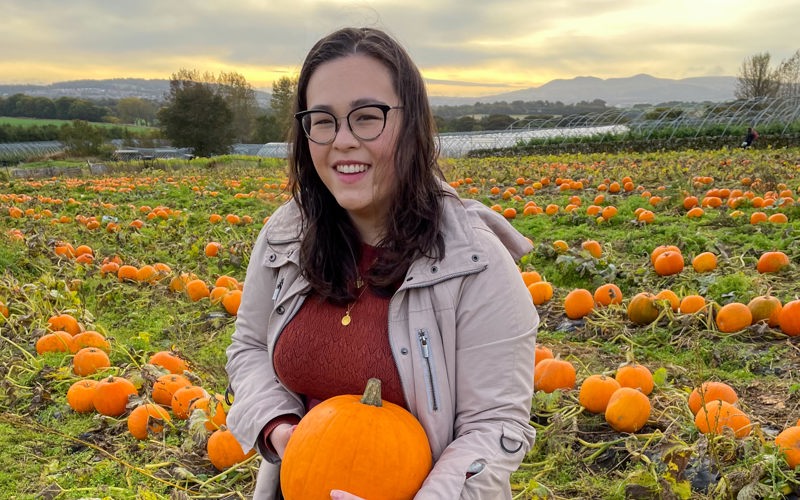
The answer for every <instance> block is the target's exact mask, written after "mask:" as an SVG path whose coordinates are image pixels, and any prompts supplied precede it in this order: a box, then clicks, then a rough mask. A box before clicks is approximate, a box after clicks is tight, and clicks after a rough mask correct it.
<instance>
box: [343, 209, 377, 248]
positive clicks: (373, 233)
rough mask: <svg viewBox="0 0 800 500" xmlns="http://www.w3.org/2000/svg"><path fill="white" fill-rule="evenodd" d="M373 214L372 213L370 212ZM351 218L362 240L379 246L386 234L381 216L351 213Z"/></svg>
mask: <svg viewBox="0 0 800 500" xmlns="http://www.w3.org/2000/svg"><path fill="white" fill-rule="evenodd" d="M370 215H372V214H370ZM350 219H351V220H352V221H353V225H354V226H355V227H356V229H357V230H358V234H359V235H360V236H361V241H362V242H363V243H366V244H367V245H371V246H374V247H375V246H378V244H379V243H380V242H381V240H383V237H384V236H385V229H384V227H383V224H382V223H381V222H380V220H381V218H380V217H378V216H377V214H375V215H372V216H362V215H361V214H353V213H350Z"/></svg>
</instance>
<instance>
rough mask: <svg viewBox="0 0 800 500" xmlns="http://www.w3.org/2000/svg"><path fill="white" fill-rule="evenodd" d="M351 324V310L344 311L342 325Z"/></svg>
mask: <svg viewBox="0 0 800 500" xmlns="http://www.w3.org/2000/svg"><path fill="white" fill-rule="evenodd" d="M349 324H350V311H348V312H346V313H344V316H342V326H347V325H349Z"/></svg>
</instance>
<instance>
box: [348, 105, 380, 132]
mask: <svg viewBox="0 0 800 500" xmlns="http://www.w3.org/2000/svg"><path fill="white" fill-rule="evenodd" d="M347 123H348V124H349V125H350V130H352V131H353V134H355V136H356V137H358V138H359V139H362V140H365V141H369V140H372V139H375V138H376V137H378V136H379V135H381V132H383V128H384V127H385V126H386V112H385V111H384V110H383V109H382V108H379V107H377V106H364V107H361V108H356V109H354V110H353V111H351V112H350V114H349V115H347Z"/></svg>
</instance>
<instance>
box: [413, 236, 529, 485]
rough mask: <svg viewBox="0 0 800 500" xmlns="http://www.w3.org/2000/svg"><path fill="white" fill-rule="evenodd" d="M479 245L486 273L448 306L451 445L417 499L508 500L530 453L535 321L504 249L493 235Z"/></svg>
mask: <svg viewBox="0 0 800 500" xmlns="http://www.w3.org/2000/svg"><path fill="white" fill-rule="evenodd" d="M485 231H486V230H484V233H483V234H486V232H485ZM482 242H484V247H485V250H486V252H487V254H488V255H489V256H490V261H489V267H488V268H487V269H486V270H485V271H483V272H480V273H477V274H474V275H471V276H470V277H467V278H466V279H465V280H464V282H463V284H462V285H461V288H460V292H459V293H460V296H459V297H457V299H456V305H455V307H456V309H455V316H456V318H455V321H456V343H457V345H456V351H455V356H456V360H455V381H454V382H452V381H451V384H452V383H455V385H456V387H455V425H454V436H455V439H454V440H453V441H452V442H451V443H450V444H449V445H448V446H447V447H446V448H445V450H444V452H443V453H442V455H441V456H440V457H439V459H438V460H437V461H436V464H435V465H434V468H433V470H432V471H431V472H430V474H429V475H428V478H427V479H426V481H425V483H424V484H423V487H422V488H421V489H420V491H419V492H418V494H417V496H416V498H417V499H434V498H458V497H460V498H462V499H482V500H483V499H493V498H511V489H510V484H509V481H510V475H511V473H512V472H514V471H516V470H517V468H518V467H519V464H520V463H521V462H522V460H523V458H524V457H525V454H526V453H527V452H528V451H529V450H530V448H531V447H532V446H533V442H534V438H535V430H534V429H533V427H531V425H530V409H531V398H532V396H533V366H534V353H535V343H536V332H537V328H538V324H539V316H538V314H537V312H536V308H535V307H534V305H533V302H532V300H531V297H530V293H528V291H527V289H526V287H525V285H524V283H523V281H522V278H521V276H520V273H519V270H518V269H517V267H516V265H515V263H514V261H513V260H512V259H511V258H510V256H509V254H508V252H507V251H506V249H505V247H504V246H503V245H502V244H501V243H500V242H499V241H498V239H497V238H496V237H495V235H493V234H486V238H482ZM467 473H472V475H471V476H470V477H468V478H467V476H466V474H467Z"/></svg>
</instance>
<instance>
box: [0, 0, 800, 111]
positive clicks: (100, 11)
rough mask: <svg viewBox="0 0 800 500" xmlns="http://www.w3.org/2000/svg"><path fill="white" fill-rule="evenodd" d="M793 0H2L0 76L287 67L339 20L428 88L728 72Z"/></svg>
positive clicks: (464, 91)
mask: <svg viewBox="0 0 800 500" xmlns="http://www.w3.org/2000/svg"><path fill="white" fill-rule="evenodd" d="M798 19H800V0H765V1H759V0H746V1H742V0H692V1H689V0H549V1H547V2H543V1H541V0H459V1H455V0H372V1H345V0H291V1H290V0H226V1H224V2H223V1H215V0H127V1H122V0H103V1H99V0H67V1H65V0H2V2H0V20H2V21H0V84H19V83H34V84H47V83H53V82H58V81H66V80H79V79H105V78H148V79H169V78H170V76H171V75H172V74H173V73H175V72H177V71H178V70H180V69H182V68H185V69H196V70H198V71H200V72H206V71H208V72H212V73H215V74H218V73H220V72H236V73H238V74H240V75H242V76H244V77H245V78H246V79H247V81H248V82H249V83H250V84H251V85H253V87H255V88H257V89H264V90H267V91H269V90H271V88H272V82H273V81H275V80H277V79H279V78H280V77H282V76H294V75H296V74H297V72H298V71H299V69H300V66H301V65H302V61H303V58H304V57H305V55H306V53H307V51H308V50H309V49H310V48H311V46H312V45H313V44H314V42H316V41H317V40H318V39H319V38H321V37H323V36H325V35H326V34H328V33H330V32H331V31H334V30H336V29H338V28H341V27H345V26H371V27H377V28H380V29H383V30H385V31H387V32H388V33H390V34H391V35H393V36H394V37H395V38H396V39H397V40H399V41H400V43H401V44H402V45H403V46H404V47H405V48H406V49H407V50H408V52H409V53H410V54H411V57H412V58H413V59H414V61H415V62H416V63H417V65H418V66H419V67H420V70H421V71H422V75H423V77H424V78H425V80H426V82H427V85H428V92H429V94H431V95H438V96H469V97H480V96H484V95H494V94H500V93H504V92H509V91H513V90H520V89H526V88H530V87H538V86H540V85H542V84H544V83H547V82H548V81H551V80H553V79H570V78H574V77H578V76H595V77H598V78H619V77H628V76H633V75H637V74H640V73H646V74H649V75H652V76H655V77H659V78H673V79H680V78H687V77H696V76H737V75H738V74H739V69H740V68H741V65H742V62H743V61H744V60H745V59H746V58H747V57H749V56H752V55H754V54H757V53H762V52H768V53H769V54H770V55H771V57H772V62H773V65H776V66H777V64H778V63H780V61H782V60H785V59H788V58H789V57H791V55H792V54H794V53H795V51H797V50H798V49H800V36H798V35H797V33H798V30H797V20H798Z"/></svg>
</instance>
